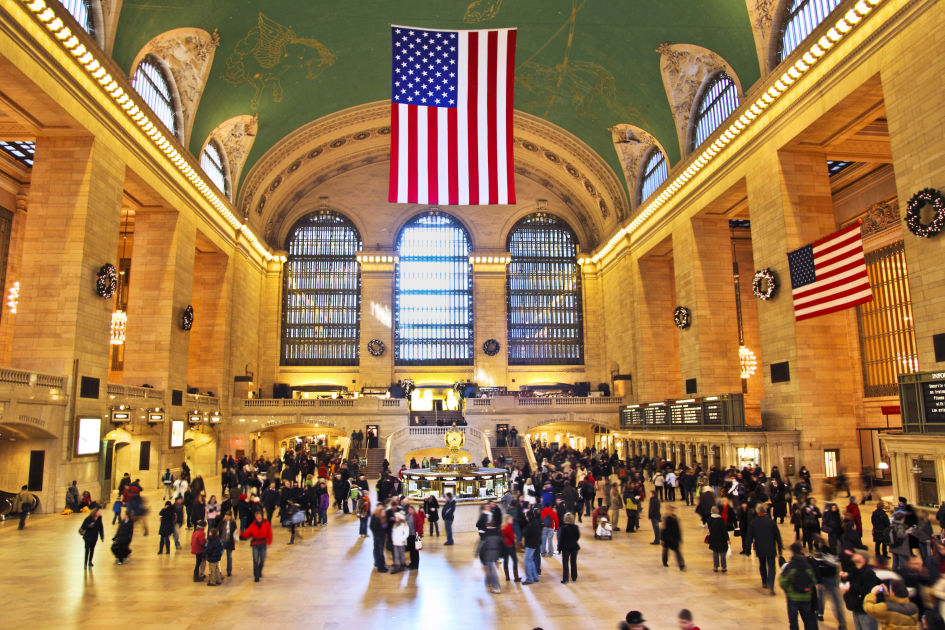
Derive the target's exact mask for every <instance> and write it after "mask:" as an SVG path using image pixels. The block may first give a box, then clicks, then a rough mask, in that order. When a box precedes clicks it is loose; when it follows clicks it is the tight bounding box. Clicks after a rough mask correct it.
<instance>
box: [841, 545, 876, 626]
mask: <svg viewBox="0 0 945 630" xmlns="http://www.w3.org/2000/svg"><path fill="white" fill-rule="evenodd" d="M847 553H849V552H847ZM851 560H852V562H853V570H852V571H850V572H849V573H847V572H845V571H843V572H841V573H840V579H841V580H843V581H844V582H846V584H842V585H841V587H840V590H841V591H842V592H843V603H844V604H846V607H847V609H848V610H849V611H850V612H852V613H853V623H854V625H855V626H856V627H857V628H861V627H862V628H875V627H876V621H875V620H874V619H873V618H872V617H870V616H869V615H868V614H867V613H866V612H865V611H864V610H863V599H865V598H866V596H867V595H869V594H870V591H872V590H873V587H874V586H876V585H877V584H879V583H880V582H879V578H878V577H876V573H875V572H873V569H872V567H870V566H869V564H867V562H868V561H869V558H867V556H866V554H865V553H862V552H854V553H853V554H852V558H851Z"/></svg>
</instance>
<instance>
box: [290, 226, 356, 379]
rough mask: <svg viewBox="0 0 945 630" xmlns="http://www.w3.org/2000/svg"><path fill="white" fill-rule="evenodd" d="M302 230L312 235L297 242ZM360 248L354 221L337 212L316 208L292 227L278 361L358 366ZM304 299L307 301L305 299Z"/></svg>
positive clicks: (291, 363)
mask: <svg viewBox="0 0 945 630" xmlns="http://www.w3.org/2000/svg"><path fill="white" fill-rule="evenodd" d="M329 218H330V219H331V221H330V222H329V221H327V219H329ZM305 231H309V232H313V233H314V234H311V235H309V236H308V238H306V239H305V241H304V242H301V243H300V241H299V239H300V238H305V237H306V234H305ZM339 233H340V235H339ZM361 246H362V242H361V234H360V233H359V232H358V229H357V228H356V227H355V225H354V223H352V222H351V221H350V220H349V219H348V218H347V217H344V216H343V215H341V214H339V213H337V212H333V211H330V210H323V211H319V212H314V213H312V214H309V215H308V216H306V217H304V218H302V219H300V220H299V221H297V222H296V224H295V225H294V226H292V229H291V230H290V231H289V236H288V237H287V238H286V251H287V252H288V254H287V256H286V258H287V260H286V262H285V266H284V268H283V274H282V277H283V282H282V286H283V288H282V340H281V344H280V355H279V356H280V364H281V365H286V366H357V365H360V357H361V352H360V347H361V268H360V265H359V264H358V261H357V252H358V251H360V250H361ZM300 250H302V251H300ZM298 266H300V267H301V268H300V269H297V267H298ZM293 280H294V281H295V282H296V287H295V288H293V287H292V286H291V283H292V282H293ZM306 298H308V304H304V303H303V301H304V300H305V299H306ZM293 315H296V317H293ZM306 319H309V320H310V321H306ZM306 330H308V331H309V334H308V335H307V336H306V335H305V334H304V333H305V331H306ZM319 332H327V333H328V334H318V333H319Z"/></svg>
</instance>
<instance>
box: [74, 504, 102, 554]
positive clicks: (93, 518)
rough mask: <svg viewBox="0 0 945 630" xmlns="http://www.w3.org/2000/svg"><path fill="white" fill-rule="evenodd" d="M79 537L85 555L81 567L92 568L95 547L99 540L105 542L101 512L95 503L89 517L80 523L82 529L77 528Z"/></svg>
mask: <svg viewBox="0 0 945 630" xmlns="http://www.w3.org/2000/svg"><path fill="white" fill-rule="evenodd" d="M79 535H80V536H82V540H83V542H85V555H84V556H83V557H84V560H83V561H82V566H83V567H85V568H89V567H91V566H92V556H94V555H95V545H97V544H98V541H99V539H101V540H102V542H104V541H105V528H104V527H103V526H102V510H101V509H99V506H98V504H97V503H93V504H92V506H91V511H90V512H89V515H88V516H86V517H85V520H84V521H82V527H80V528H79Z"/></svg>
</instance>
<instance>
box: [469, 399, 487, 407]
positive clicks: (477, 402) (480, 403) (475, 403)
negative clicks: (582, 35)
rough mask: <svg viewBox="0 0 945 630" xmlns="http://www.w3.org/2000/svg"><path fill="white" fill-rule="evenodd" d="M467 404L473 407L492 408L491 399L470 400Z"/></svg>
mask: <svg viewBox="0 0 945 630" xmlns="http://www.w3.org/2000/svg"><path fill="white" fill-rule="evenodd" d="M468 402H470V403H472V406H473V407H491V406H492V399H491V398H470V399H469V401H468Z"/></svg>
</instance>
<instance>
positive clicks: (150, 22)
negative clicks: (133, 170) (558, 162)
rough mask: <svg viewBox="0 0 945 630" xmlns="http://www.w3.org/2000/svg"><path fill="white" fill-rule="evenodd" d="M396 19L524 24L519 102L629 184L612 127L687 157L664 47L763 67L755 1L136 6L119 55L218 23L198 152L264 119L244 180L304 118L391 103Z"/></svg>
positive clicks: (128, 58)
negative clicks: (663, 67) (245, 123)
mask: <svg viewBox="0 0 945 630" xmlns="http://www.w3.org/2000/svg"><path fill="white" fill-rule="evenodd" d="M260 14H262V16H264V17H263V18H262V20H261V18H260ZM260 21H262V23H263V24H264V27H263V28H259V26H258V24H260ZM391 24H402V25H407V26H417V27H429V28H450V29H461V28H499V27H517V28H518V29H519V30H518V43H517V52H516V71H515V72H516V86H515V107H516V108H517V109H520V110H524V111H526V112H528V113H531V114H533V115H536V116H539V117H541V118H544V119H546V120H548V121H550V122H552V123H555V124H557V125H559V126H561V127H563V128H564V129H567V130H568V131H570V132H571V133H573V134H575V135H576V136H578V137H580V138H581V139H582V140H584V141H585V142H587V143H588V144H589V145H590V146H591V147H592V148H593V149H594V150H596V151H597V152H598V153H599V154H600V156H601V157H602V158H603V159H604V160H606V161H607V162H608V163H609V164H610V165H611V167H612V168H613V169H614V171H615V172H616V173H618V175H619V179H620V180H621V181H623V179H624V178H623V176H622V171H621V167H620V162H619V160H618V157H617V154H616V152H615V150H614V147H613V144H612V140H611V134H610V132H609V131H608V128H609V127H611V126H613V125H615V124H618V123H630V124H634V125H637V126H638V127H641V128H643V129H645V130H647V131H649V132H650V133H652V134H653V135H654V136H656V137H657V138H658V139H659V141H660V142H661V143H662V145H663V147H664V148H665V149H666V150H667V152H668V153H669V158H670V162H671V163H675V162H676V161H677V160H678V159H679V142H678V140H677V137H676V128H675V124H674V121H673V117H672V113H671V111H670V106H669V104H668V102H667V99H666V92H665V89H664V87H663V82H662V77H661V75H660V67H659V66H660V56H659V54H658V53H656V52H655V49H656V47H657V46H659V45H660V44H661V43H663V42H669V43H678V44H695V45H698V46H702V47H704V48H708V49H709V50H711V51H713V52H715V53H717V54H718V55H720V56H721V57H722V58H724V59H725V60H726V61H727V62H728V63H729V64H730V65H731V66H732V68H733V69H734V70H735V72H736V73H737V74H738V77H739V80H740V82H741V85H742V87H743V88H745V89H747V88H748V87H749V86H751V85H752V83H754V82H755V80H756V79H757V78H758V75H759V68H758V58H757V55H756V52H755V45H754V40H753V38H752V30H751V25H750V23H749V17H748V10H747V8H746V4H745V0H472V1H471V0H342V1H341V2H330V3H329V2H325V1H323V0H124V3H123V4H122V8H121V17H120V21H119V24H118V33H117V36H116V42H115V48H114V57H115V60H116V61H117V62H118V63H119V65H121V66H122V67H123V68H125V69H126V70H127V71H129V72H130V71H131V67H130V66H131V64H132V63H133V61H134V58H135V56H136V55H137V53H138V51H139V50H140V49H141V48H142V47H143V46H144V45H145V44H147V42H148V41H150V40H151V39H152V38H153V37H155V36H157V35H159V34H161V33H163V32H165V31H168V30H171V29H174V28H181V27H197V28H202V29H205V30H206V31H208V32H213V30H214V29H217V30H218V31H219V34H220V46H219V48H218V49H217V51H216V56H215V58H214V61H213V67H212V69H211V71H210V77H209V79H208V82H207V86H206V89H205V91H204V93H203V97H202V99H201V101H200V105H199V108H198V111H197V113H196V118H195V121H194V127H193V132H192V134H191V140H190V149H191V150H192V151H193V152H194V153H195V154H196V153H198V152H199V150H200V147H201V146H202V145H203V142H204V140H205V139H206V137H207V135H208V134H209V133H210V131H211V130H212V129H213V128H214V127H216V126H217V125H218V124H219V123H220V122H222V121H224V120H226V119H227V118H231V117H233V116H237V115H240V114H252V113H258V115H259V131H258V135H257V137H256V142H255V144H254V145H253V149H252V153H251V154H250V156H249V159H248V161H247V163H246V167H245V168H244V170H243V173H244V175H245V174H246V173H247V172H249V169H250V168H252V166H253V164H254V163H255V162H256V161H257V160H258V159H259V158H260V157H261V156H262V155H263V154H264V153H265V152H266V151H268V150H269V149H270V148H272V146H273V145H275V144H276V143H277V142H278V141H279V140H280V139H281V138H283V137H284V136H286V135H287V134H288V133H290V132H292V131H293V130H295V129H297V128H298V127H300V126H302V125H304V124H305V123H307V122H310V121H312V120H314V119H316V118H319V117H320V116H324V115H326V114H331V113H333V112H336V111H338V110H341V109H345V108H347V107H351V106H353V105H359V104H362V103H366V102H370V101H377V100H383V99H389V98H390V89H391V84H390V81H391V79H390V49H391V44H390V25H391ZM257 45H259V46H258V47H257ZM249 51H254V52H250V53H249V54H245V53H247V52H249ZM254 79H255V81H254ZM260 79H266V80H267V81H266V82H265V85H264V87H263V88H262V90H261V93H260V94H259V96H258V100H255V96H256V94H257V90H256V88H255V87H254V82H255V83H256V84H259V85H262V84H263V81H261V80H260Z"/></svg>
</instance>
